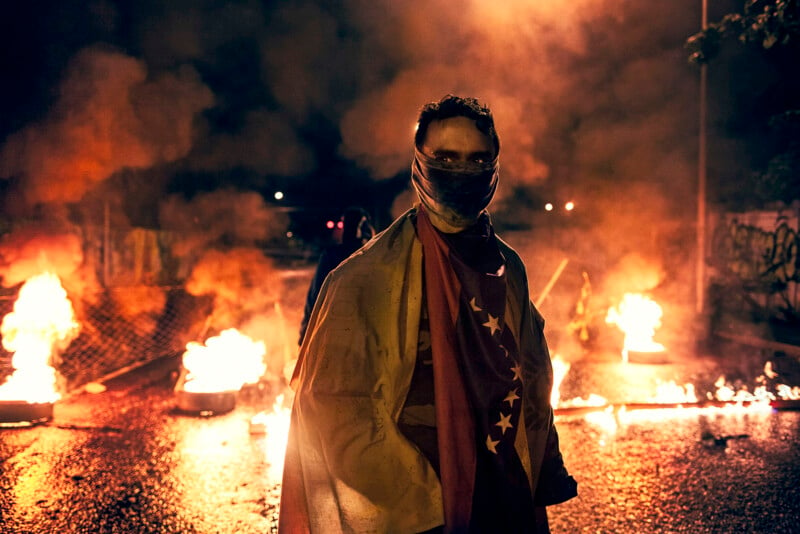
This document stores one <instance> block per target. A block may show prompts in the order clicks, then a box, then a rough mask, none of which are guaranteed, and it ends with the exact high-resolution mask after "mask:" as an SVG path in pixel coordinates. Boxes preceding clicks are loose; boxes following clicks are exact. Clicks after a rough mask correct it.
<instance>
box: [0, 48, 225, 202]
mask: <svg viewBox="0 0 800 534" xmlns="http://www.w3.org/2000/svg"><path fill="white" fill-rule="evenodd" d="M59 94H60V96H59V99H58V100H57V102H56V103H55V104H54V107H53V111H52V113H51V114H50V115H49V116H48V117H47V118H45V119H44V120H43V121H41V122H40V123H36V124H32V125H30V126H28V127H26V128H24V129H22V130H20V131H19V132H17V133H15V134H13V135H11V136H10V137H9V138H8V140H7V141H6V143H5V145H4V146H3V148H2V151H0V175H2V176H5V177H10V176H18V177H19V178H20V183H19V186H18V189H19V191H20V192H21V194H22V196H23V198H24V200H25V201H26V202H27V203H28V204H30V205H35V204H37V203H66V202H75V201H78V200H80V199H81V198H82V197H83V195H84V194H85V193H86V192H87V191H88V190H90V189H91V188H92V187H94V186H95V185H97V184H98V183H100V182H102V181H103V180H106V179H107V178H109V177H110V176H112V175H113V174H114V173H115V172H117V171H119V170H121V169H125V168H148V167H151V166H153V165H156V164H159V163H164V162H169V161H174V160H176V159H178V158H180V157H182V156H184V155H186V154H187V153H188V152H189V150H190V149H191V147H192V134H193V128H192V126H193V122H194V118H195V115H196V114H197V113H198V112H200V111H201V110H203V109H205V108H207V107H209V106H210V105H211V104H212V102H213V98H212V95H211V93H210V92H209V91H208V89H207V88H206V87H205V86H204V85H203V84H202V82H201V81H200V80H199V78H198V76H197V74H196V72H195V71H194V70H192V69H191V68H183V69H179V70H178V71H177V72H175V73H167V74H162V75H159V76H157V77H155V78H153V79H149V78H148V73H147V68H146V65H145V64H144V63H143V62H142V61H140V60H138V59H135V58H132V57H129V56H126V55H124V54H121V53H119V52H115V51H111V50H106V49H103V48H100V47H94V48H89V49H85V50H82V51H81V52H79V53H78V54H77V55H76V56H75V58H74V59H73V60H72V62H71V64H70V66H69V69H68V74H67V76H66V78H65V79H64V81H63V82H62V84H61V87H60V92H59Z"/></svg>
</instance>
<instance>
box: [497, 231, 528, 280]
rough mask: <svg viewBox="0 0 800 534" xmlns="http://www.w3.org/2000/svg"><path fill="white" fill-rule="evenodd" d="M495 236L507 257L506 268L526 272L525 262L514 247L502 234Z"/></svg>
mask: <svg viewBox="0 0 800 534" xmlns="http://www.w3.org/2000/svg"><path fill="white" fill-rule="evenodd" d="M495 237H496V238H497V244H498V246H499V247H500V252H502V254H503V257H504V258H505V259H506V268H508V269H513V270H515V271H517V274H524V273H525V263H524V262H523V261H522V258H520V256H519V254H518V253H517V251H516V250H514V247H512V246H511V245H509V244H508V243H506V242H505V241H504V240H503V238H501V237H500V236H498V235H495Z"/></svg>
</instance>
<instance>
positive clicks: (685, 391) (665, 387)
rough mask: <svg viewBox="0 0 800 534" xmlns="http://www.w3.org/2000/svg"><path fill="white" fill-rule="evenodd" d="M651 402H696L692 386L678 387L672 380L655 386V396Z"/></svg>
mask: <svg viewBox="0 0 800 534" xmlns="http://www.w3.org/2000/svg"><path fill="white" fill-rule="evenodd" d="M651 402H653V403H655V404H680V403H692V404H694V403H696V402H697V394H696V393H695V389H694V384H686V385H684V386H679V385H678V384H677V383H676V382H675V381H674V380H670V381H669V382H660V383H658V384H657V385H656V394H655V397H653V399H652V400H651Z"/></svg>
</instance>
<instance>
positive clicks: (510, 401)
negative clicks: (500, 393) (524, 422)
mask: <svg viewBox="0 0 800 534" xmlns="http://www.w3.org/2000/svg"><path fill="white" fill-rule="evenodd" d="M518 398H519V395H517V390H516V389H515V390H514V391H509V392H508V395H506V398H505V399H503V402H507V403H508V405H509V407H511V408H513V407H514V401H515V400H517V399H518Z"/></svg>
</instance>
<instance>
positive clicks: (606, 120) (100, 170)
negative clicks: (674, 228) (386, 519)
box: [0, 0, 775, 252]
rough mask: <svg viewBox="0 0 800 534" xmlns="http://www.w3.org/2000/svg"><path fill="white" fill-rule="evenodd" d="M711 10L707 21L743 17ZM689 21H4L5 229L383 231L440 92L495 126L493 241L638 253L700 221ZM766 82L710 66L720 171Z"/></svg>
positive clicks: (305, 13) (622, 9)
mask: <svg viewBox="0 0 800 534" xmlns="http://www.w3.org/2000/svg"><path fill="white" fill-rule="evenodd" d="M456 4H458V7H456ZM710 4H712V5H711V6H709V9H710V12H709V20H711V21H714V20H717V19H719V18H720V17H721V16H722V14H724V13H726V12H728V11H732V10H735V9H739V8H741V2H738V1H734V0H724V1H723V0H719V1H715V2H710ZM700 10H701V2H700V1H699V0H657V1H649V2H641V1H639V0H570V1H535V0H525V1H523V0H509V1H504V2H489V1H482V0H472V1H465V2H460V3H458V2H453V1H452V0H432V1H425V2H418V1H404V2H395V1H390V0H337V1H321V0H319V1H313V0H306V1H283V2H258V1H251V0H243V1H238V2H220V1H197V0H192V1H188V0H181V1H171V2H156V1H152V0H150V1H148V0H144V1H137V2H123V1H111V0H96V1H89V2H63V1H39V2H29V3H26V2H17V3H14V5H13V6H12V7H8V6H6V7H4V13H3V16H2V22H0V24H1V25H2V27H0V39H2V48H1V49H2V52H0V54H1V55H0V69H2V72H3V80H2V83H0V117H2V119H1V120H0V186H2V187H1V188H0V192H2V200H3V204H4V210H3V212H4V215H5V220H6V221H7V223H6V224H7V225H8V221H11V222H12V223H13V221H17V220H20V219H26V220H28V219H38V218H51V219H56V220H57V219H58V218H59V217H66V216H68V217H70V218H71V219H72V220H75V219H76V218H77V219H81V220H84V221H96V220H97V219H98V217H99V216H100V215H99V214H100V206H104V205H108V204H109V203H110V204H111V206H112V208H113V210H112V212H113V215H114V218H115V220H114V224H117V225H126V224H127V225H131V226H142V227H147V228H157V229H163V230H170V231H181V230H184V229H186V228H188V227H190V226H191V227H203V226H206V227H213V226H215V225H218V224H223V225H225V224H227V225H228V228H227V229H226V230H225V231H226V232H228V233H233V234H234V235H235V234H237V232H240V231H241V232H243V233H245V234H247V232H246V231H245V230H240V229H243V228H252V227H253V226H255V225H261V226H265V227H266V228H267V230H265V232H266V233H265V234H264V235H261V236H260V237H261V238H270V237H274V236H280V235H284V234H285V232H286V230H287V228H289V227H290V226H291V225H294V227H295V229H297V230H302V231H305V232H310V230H309V229H308V228H305V227H303V223H304V221H305V222H306V223H307V222H308V220H311V221H312V222H313V224H317V222H316V221H317V219H320V220H321V219H324V218H327V217H331V216H334V215H335V214H336V213H337V212H338V211H339V210H340V209H342V208H344V207H346V206H348V205H351V204H362V205H364V206H366V207H367V208H368V209H370V211H372V213H373V215H374V216H375V217H376V219H377V223H378V226H379V227H381V226H385V225H386V224H388V222H389V221H390V220H391V216H392V215H396V214H398V213H400V212H401V211H402V210H404V209H405V208H407V207H408V206H409V205H410V203H411V202H412V200H413V196H412V195H410V194H409V192H408V190H407V185H408V168H409V163H410V156H411V137H412V132H413V124H414V120H415V118H416V114H417V112H418V110H419V108H420V106H421V105H422V104H424V103H425V102H428V101H432V100H438V99H439V98H440V97H441V96H442V95H444V94H446V93H450V92H452V93H457V94H464V95H472V96H476V97H478V98H479V99H481V100H482V101H483V102H485V103H486V104H488V105H489V106H490V107H491V108H492V109H493V111H494V113H495V116H496V121H497V126H498V130H499V132H500V137H501V143H502V151H501V167H502V170H501V184H500V189H499V192H498V196H497V197H496V199H495V202H494V204H493V206H492V208H491V209H492V210H493V212H494V214H495V220H496V223H497V224H498V225H499V226H503V225H505V226H506V227H508V228H522V229H525V228H528V227H530V218H529V216H528V215H529V214H530V213H536V212H538V211H541V206H542V204H543V201H545V200H550V199H555V200H559V201H563V200H565V199H572V200H574V201H575V202H576V205H577V208H576V214H577V213H582V214H584V217H585V218H586V220H588V221H590V224H589V226H590V228H591V232H592V233H591V235H589V237H590V238H592V239H598V240H600V241H605V242H608V243H614V245H613V247H616V248H619V249H620V252H623V250H622V249H625V248H628V249H633V248H636V247H638V246H639V244H640V243H638V242H636V243H630V244H628V245H620V243H623V242H625V241H626V240H627V239H628V237H624V236H629V234H631V231H630V229H631V228H641V227H643V226H646V225H653V224H656V223H659V222H661V221H668V222H669V221H674V220H676V219H677V220H683V221H689V222H691V220H692V218H693V217H694V214H695V209H696V208H695V206H694V199H695V195H696V174H697V131H698V86H699V81H698V80H699V73H698V72H699V70H698V68H697V66H696V65H693V64H690V63H689V61H688V57H687V56H688V53H687V51H686V50H685V48H684V43H685V41H686V39H687V37H689V36H690V35H692V34H693V33H695V32H696V31H697V30H698V29H699V26H700V20H701V13H700ZM715 69H716V70H715ZM765 69H766V70H762V71H759V70H754V71H753V72H754V73H756V74H755V75H753V76H747V75H743V74H742V73H741V72H739V73H737V72H735V69H734V68H733V67H730V65H728V64H722V63H721V64H718V65H717V66H714V65H712V67H711V68H710V71H709V72H710V76H709V79H710V85H711V90H710V94H711V99H712V102H711V104H710V106H709V113H710V117H711V120H710V130H711V131H710V135H711V136H712V137H713V138H714V139H716V140H717V141H716V142H715V144H714V146H713V147H712V148H713V153H712V154H711V155H710V156H709V168H710V169H712V174H714V175H725V174H726V173H731V172H734V171H735V172H740V170H741V169H743V168H747V167H748V166H749V165H751V164H752V161H753V159H754V158H757V155H758V150H759V148H758V147H757V146H756V147H754V146H753V138H754V137H755V136H754V133H753V132H752V131H749V130H748V128H747V126H746V125H747V124H748V116H747V114H746V113H744V114H743V113H742V111H741V110H742V109H747V107H748V98H751V97H752V95H753V94H759V95H761V96H762V97H763V95H764V94H766V93H765V87H767V85H769V84H770V83H774V80H775V76H774V72H771V71H769V68H765ZM765 80H766V81H765ZM750 84H755V86H756V90H755V92H753V91H750V88H751V85H750ZM737 121H738V122H737ZM757 133H758V134H760V132H757ZM277 190H281V191H284V192H285V198H284V199H283V200H281V201H276V200H274V199H273V197H272V195H273V193H274V192H275V191H277ZM259 197H260V200H259ZM254 199H255V200H254ZM242 205H247V206H250V209H249V210H244V209H242V208H241V207H242ZM276 206H277V207H280V206H284V207H286V208H288V209H286V210H285V211H280V210H276V209H275V207H276ZM643 208H645V209H643ZM276 214H278V215H276ZM287 214H288V215H287ZM226 217H236V218H237V219H238V221H237V223H236V224H235V225H233V224H231V223H230V222H227V223H226V222H224V219H226ZM292 221H294V222H292ZM300 233H302V232H300ZM584 237H586V236H584Z"/></svg>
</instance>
